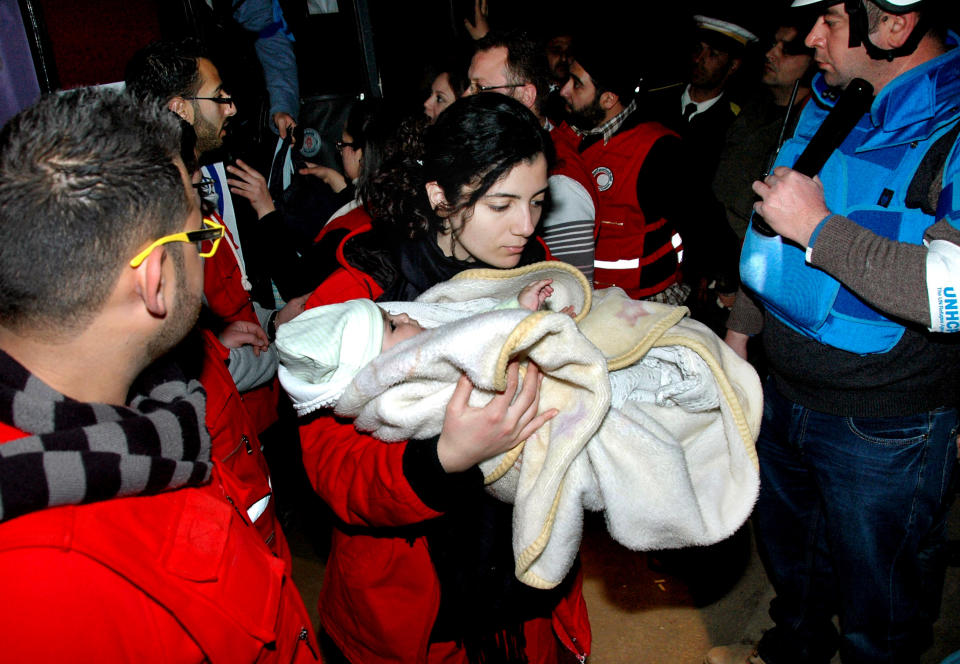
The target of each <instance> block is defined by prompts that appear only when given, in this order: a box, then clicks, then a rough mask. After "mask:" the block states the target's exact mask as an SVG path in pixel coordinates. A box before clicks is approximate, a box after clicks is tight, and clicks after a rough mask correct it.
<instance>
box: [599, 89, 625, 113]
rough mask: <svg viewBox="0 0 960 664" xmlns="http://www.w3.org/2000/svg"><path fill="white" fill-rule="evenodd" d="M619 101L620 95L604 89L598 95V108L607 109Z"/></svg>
mask: <svg viewBox="0 0 960 664" xmlns="http://www.w3.org/2000/svg"><path fill="white" fill-rule="evenodd" d="M619 101H620V95H618V94H617V93H616V92H610V91H609V90H605V91H604V92H603V94H601V95H600V108H602V109H603V110H605V111H609V110H610V109H611V108H613V107H614V106H616V105H617V102H619Z"/></svg>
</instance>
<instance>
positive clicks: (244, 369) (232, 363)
mask: <svg viewBox="0 0 960 664" xmlns="http://www.w3.org/2000/svg"><path fill="white" fill-rule="evenodd" d="M277 363H278V359H277V348H276V345H275V344H270V347H269V348H268V349H267V350H266V351H264V352H262V353H260V355H255V354H254V352H253V346H240V347H239V348H231V349H230V360H229V365H228V367H229V369H230V376H232V377H233V382H234V383H236V385H237V391H238V392H246V391H247V390H252V389H253V388H255V387H259V386H260V385H263V384H264V383H267V382H269V381H271V380H273V377H274V376H276V375H277Z"/></svg>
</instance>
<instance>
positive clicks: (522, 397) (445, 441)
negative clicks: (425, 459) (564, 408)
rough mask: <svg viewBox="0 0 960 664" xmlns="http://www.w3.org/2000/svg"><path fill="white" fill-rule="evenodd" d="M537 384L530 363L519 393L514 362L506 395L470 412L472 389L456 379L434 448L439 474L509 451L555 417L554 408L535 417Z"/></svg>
mask: <svg viewBox="0 0 960 664" xmlns="http://www.w3.org/2000/svg"><path fill="white" fill-rule="evenodd" d="M541 380H542V376H541V374H540V370H539V369H538V368H537V365H535V364H534V363H533V362H530V363H529V364H528V365H527V375H526V377H525V379H524V381H523V387H522V388H520V391H519V393H518V392H517V386H518V385H519V383H520V363H519V362H518V361H516V360H514V361H513V362H511V363H510V364H509V365H508V366H507V389H506V390H504V392H503V393H501V394H498V395H496V396H495V397H494V398H493V399H491V400H490V402H489V403H488V404H487V405H486V406H484V407H482V408H474V407H472V406H470V405H468V401H469V399H470V393H471V392H472V391H473V383H471V382H470V379H469V378H467V376H465V375H464V376H461V377H460V381H459V382H458V383H457V387H456V389H455V390H454V392H453V396H452V397H451V398H450V403H448V404H447V410H446V413H445V414H444V418H443V430H442V431H441V432H440V439H439V441H438V442H437V456H438V457H439V459H440V465H442V466H443V469H444V470H446V471H447V472H448V473H458V472H462V471H464V470H467V469H468V468H471V467H472V466H474V465H476V464H477V463H479V462H481V461H484V460H486V459H489V458H491V457H495V456H496V455H498V454H502V453H503V452H506V451H507V450H510V449H513V448H514V447H516V446H517V445H519V444H520V443H522V442H523V441H525V440H526V439H527V438H528V437H530V435H532V434H533V433H534V432H535V431H536V430H537V429H539V428H540V427H541V426H543V425H544V424H545V423H546V422H548V421H550V420H552V419H553V418H554V417H555V416H556V415H557V413H558V412H559V411H558V410H557V409H556V408H551V409H550V410H548V411H547V412H545V413H541V414H540V415H537V410H539V408H540V382H541ZM514 395H516V397H517V398H516V400H514V398H513V397H514Z"/></svg>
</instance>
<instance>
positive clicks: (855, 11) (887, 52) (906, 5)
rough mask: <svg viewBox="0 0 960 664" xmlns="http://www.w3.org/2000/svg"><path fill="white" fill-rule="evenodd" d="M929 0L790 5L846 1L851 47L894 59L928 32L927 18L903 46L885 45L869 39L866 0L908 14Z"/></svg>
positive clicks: (804, 1)
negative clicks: (883, 46) (880, 45)
mask: <svg viewBox="0 0 960 664" xmlns="http://www.w3.org/2000/svg"><path fill="white" fill-rule="evenodd" d="M927 1H928V0H793V3H792V4H791V5H790V6H791V7H808V8H814V7H817V6H818V5H819V6H822V7H830V6H832V5H839V4H841V3H843V6H844V9H846V11H847V14H848V15H849V16H850V41H849V46H850V48H857V47H858V46H860V45H861V44H863V47H864V48H865V49H866V50H867V54H868V55H869V56H870V57H871V58H873V59H874V60H888V61H890V60H893V59H894V58H899V57H900V56H903V55H910V54H911V53H913V52H914V51H915V50H916V48H917V45H918V44H919V43H920V40H921V39H922V38H923V35H924V34H926V32H927V27H928V26H927V21H926V17H924V18H923V19H922V20H921V21H920V22H919V23H917V25H915V26H914V28H913V32H912V33H911V34H910V37H909V38H907V41H906V42H904V44H903V45H902V46H900V47H899V48H894V49H883V48H880V47H879V46H877V45H876V44H874V43H873V42H872V41H870V37H869V33H870V29H869V25H868V21H867V10H866V7H864V3H865V2H872V3H873V4H875V5H876V6H877V7H879V8H880V9H882V10H883V11H885V12H888V13H890V14H906V13H907V12H912V11H916V10H918V9H920V8H921V7H922V6H923V5H924V4H925V3H926V2H927Z"/></svg>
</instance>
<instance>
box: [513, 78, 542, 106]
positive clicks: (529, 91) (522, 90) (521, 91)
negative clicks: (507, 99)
mask: <svg viewBox="0 0 960 664" xmlns="http://www.w3.org/2000/svg"><path fill="white" fill-rule="evenodd" d="M514 92H515V97H516V100H517V101H519V102H520V103H521V104H523V105H524V106H526V107H527V108H529V109H530V110H533V109H534V106H535V104H536V103H537V86H535V85H534V84H533V83H527V84H526V85H522V86H520V87H519V88H514Z"/></svg>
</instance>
